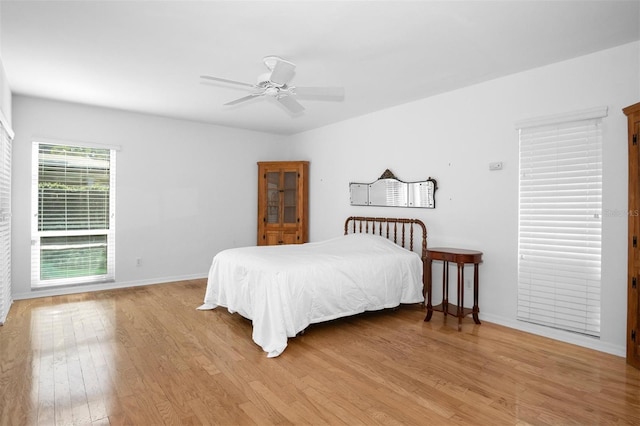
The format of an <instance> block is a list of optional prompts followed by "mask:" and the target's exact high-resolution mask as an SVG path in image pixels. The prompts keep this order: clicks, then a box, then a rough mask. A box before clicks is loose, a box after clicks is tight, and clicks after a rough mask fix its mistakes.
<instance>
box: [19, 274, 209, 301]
mask: <svg viewBox="0 0 640 426" xmlns="http://www.w3.org/2000/svg"><path fill="white" fill-rule="evenodd" d="M202 278H207V275H206V274H203V275H201V274H195V275H186V276H180V277H163V278H150V279H145V280H138V281H120V282H119V281H115V282H109V283H98V284H88V285H73V286H67V287H55V288H43V289H38V290H34V291H30V292H28V293H16V294H13V295H12V296H13V300H22V299H36V298H38V297H49V296H63V295H66V294H76V293H86V292H89V291H102V290H113V289H117V288H127V287H139V286H143V285H152V284H165V283H170V282H175V281H187V280H197V279H202ZM202 297H203V298H204V293H203V295H202Z"/></svg>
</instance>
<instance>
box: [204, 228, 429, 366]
mask: <svg viewBox="0 0 640 426" xmlns="http://www.w3.org/2000/svg"><path fill="white" fill-rule="evenodd" d="M414 240H418V241H420V245H419V246H418V245H417V244H416V245H415V247H414ZM414 248H415V249H416V250H417V251H419V253H416V251H415V250H414ZM426 251H427V230H426V227H425V225H424V223H423V222H422V221H420V220H418V219H403V218H370V217H356V216H352V217H349V218H347V220H346V221H345V225H344V235H343V236H340V237H336V238H332V239H329V240H326V241H320V242H312V243H306V244H291V245H278V246H259V247H242V248H233V249H228V250H223V251H221V252H219V253H218V254H216V255H215V256H214V258H213V262H212V264H211V268H210V270H209V276H208V282H207V288H206V292H205V297H204V304H203V305H202V306H200V307H198V309H199V310H209V309H215V308H217V307H226V308H227V309H228V311H229V312H231V313H238V314H240V315H242V316H243V317H245V318H247V319H249V320H251V321H252V324H253V333H252V338H253V341H254V342H255V343H256V344H258V345H259V346H260V347H262V349H263V350H264V351H265V352H267V356H268V357H270V358H272V357H277V356H279V355H280V354H282V352H283V351H284V350H285V348H286V347H287V341H288V339H289V338H290V337H295V336H296V335H297V334H298V333H300V332H302V331H304V330H305V329H306V328H307V327H308V326H309V325H310V324H314V323H320V322H324V321H330V320H333V319H336V318H341V317H345V316H351V315H356V314H359V313H362V312H365V311H375V310H382V309H387V308H395V307H398V306H399V305H400V304H411V303H423V302H424V288H425V287H424V285H425V282H424V277H426V274H425V264H426V262H425V260H426Z"/></svg>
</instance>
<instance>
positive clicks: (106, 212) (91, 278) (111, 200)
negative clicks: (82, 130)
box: [31, 142, 115, 288]
mask: <svg viewBox="0 0 640 426" xmlns="http://www.w3.org/2000/svg"><path fill="white" fill-rule="evenodd" d="M32 155H33V157H32V158H33V169H32V210H33V215H32V225H31V230H32V231H31V233H32V242H31V247H32V248H31V261H32V263H31V265H32V267H31V285H32V287H34V288H38V287H49V286H55V285H68V284H79V283H92V282H102V281H110V280H113V279H114V278H115V271H114V269H115V150H114V149H111V148H102V147H93V146H77V145H64V144H58V143H43V142H34V143H33V152H32Z"/></svg>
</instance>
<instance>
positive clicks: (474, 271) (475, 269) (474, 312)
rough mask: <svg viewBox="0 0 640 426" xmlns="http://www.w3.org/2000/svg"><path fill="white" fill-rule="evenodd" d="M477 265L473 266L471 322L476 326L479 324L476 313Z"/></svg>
mask: <svg viewBox="0 0 640 426" xmlns="http://www.w3.org/2000/svg"><path fill="white" fill-rule="evenodd" d="M478 286H479V279H478V264H477V263H474V264H473V321H474V322H475V323H476V324H480V318H479V317H478V313H479V312H480V307H479V306H478Z"/></svg>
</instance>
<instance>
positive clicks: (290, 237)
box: [258, 161, 309, 246]
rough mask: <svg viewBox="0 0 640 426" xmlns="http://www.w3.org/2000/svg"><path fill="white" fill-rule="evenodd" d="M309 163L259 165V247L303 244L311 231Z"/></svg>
mask: <svg viewBox="0 0 640 426" xmlns="http://www.w3.org/2000/svg"><path fill="white" fill-rule="evenodd" d="M308 175H309V162H308V161H268V162H267V161H261V162H258V245H259V246H262V245H276V244H302V243H306V242H307V239H308V229H309V220H308V218H309V212H308V206H309V176H308Z"/></svg>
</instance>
